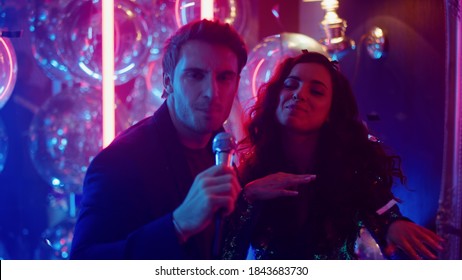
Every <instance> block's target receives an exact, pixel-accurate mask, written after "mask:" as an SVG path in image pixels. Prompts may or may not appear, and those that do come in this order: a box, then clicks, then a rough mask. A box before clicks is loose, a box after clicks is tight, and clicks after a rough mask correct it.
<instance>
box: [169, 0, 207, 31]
mask: <svg viewBox="0 0 462 280" xmlns="http://www.w3.org/2000/svg"><path fill="white" fill-rule="evenodd" d="M180 1H184V0H176V1H175V21H176V25H177V26H178V27H181V26H182V25H183V24H182V20H181V15H180V14H181V13H180V11H181V10H183V9H186V8H188V7H192V6H194V5H195V4H196V3H195V1H193V0H191V2H188V3H184V4H182V5H181V6H180ZM213 3H214V0H201V15H200V16H201V19H204V18H205V19H210V20H212V19H214V13H213Z"/></svg>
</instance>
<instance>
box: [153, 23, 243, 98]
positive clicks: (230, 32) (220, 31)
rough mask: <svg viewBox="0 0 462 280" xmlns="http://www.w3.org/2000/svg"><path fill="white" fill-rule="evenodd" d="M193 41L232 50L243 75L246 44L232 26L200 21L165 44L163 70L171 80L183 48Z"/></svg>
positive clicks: (183, 28) (173, 36) (178, 32)
mask: <svg viewBox="0 0 462 280" xmlns="http://www.w3.org/2000/svg"><path fill="white" fill-rule="evenodd" d="M191 40H199V41H203V42H207V43H210V44H217V45H222V46H226V47H228V48H230V49H231V51H232V52H233V53H235V54H236V57H237V65H238V74H240V73H241V70H242V68H244V66H245V64H246V62H247V47H246V44H245V42H244V40H243V39H242V38H241V36H240V35H239V33H237V31H236V30H235V29H234V28H233V27H232V26H230V25H229V24H228V23H222V22H219V21H210V20H206V19H203V20H198V21H194V22H190V23H188V24H186V25H183V26H182V27H181V28H180V29H178V30H177V32H175V34H173V35H172V36H171V37H170V38H169V39H168V40H167V41H166V42H165V46H164V55H163V57H162V68H163V72H164V73H166V74H168V75H169V76H170V78H171V79H173V78H174V77H173V73H174V72H175V67H176V65H177V63H178V60H179V59H180V52H181V48H182V47H183V45H184V44H185V43H187V42H188V41H191ZM164 96H165V91H164V94H163V97H164Z"/></svg>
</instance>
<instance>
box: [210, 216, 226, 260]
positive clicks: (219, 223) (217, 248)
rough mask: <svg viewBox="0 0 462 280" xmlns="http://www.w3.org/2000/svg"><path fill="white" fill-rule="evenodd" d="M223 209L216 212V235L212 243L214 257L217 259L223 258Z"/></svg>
mask: <svg viewBox="0 0 462 280" xmlns="http://www.w3.org/2000/svg"><path fill="white" fill-rule="evenodd" d="M223 216H224V215H223V210H219V211H218V212H217V213H216V214H215V235H214V237H213V244H212V257H213V259H215V260H219V259H221V249H222V244H223Z"/></svg>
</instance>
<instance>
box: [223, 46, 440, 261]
mask: <svg viewBox="0 0 462 280" xmlns="http://www.w3.org/2000/svg"><path fill="white" fill-rule="evenodd" d="M250 115H251V118H250V121H249V123H248V124H247V126H246V127H247V133H248V135H247V137H246V138H245V139H244V140H243V141H242V145H241V147H243V148H242V155H241V158H242V160H241V166H240V171H241V180H242V183H243V184H242V185H243V186H245V188H244V191H243V192H242V197H241V199H240V201H239V205H238V210H237V211H236V212H235V215H234V216H233V217H232V218H231V219H230V221H229V223H228V225H229V226H228V227H229V228H228V235H227V238H226V241H225V243H226V246H225V251H224V258H225V259H242V258H245V257H246V254H247V248H249V244H250V248H251V249H252V250H250V251H249V252H251V254H252V256H251V258H257V259H355V258H357V256H356V255H355V253H354V245H355V241H356V239H357V237H358V236H359V230H360V228H361V227H362V226H366V227H367V228H368V229H369V231H370V232H371V233H372V235H373V236H374V237H375V238H376V241H377V242H378V244H379V245H380V246H381V249H382V250H383V251H384V252H385V248H390V246H397V247H399V248H400V249H402V250H403V251H405V252H406V253H407V254H409V256H410V257H411V258H416V259H417V258H432V259H434V258H436V255H435V252H436V251H438V250H441V249H442V248H441V246H440V244H439V243H440V242H442V239H441V238H440V237H438V236H437V235H436V234H434V233H433V232H431V231H429V230H427V229H425V228H423V227H420V226H418V225H416V224H414V223H412V222H410V221H408V220H407V219H406V218H404V217H402V215H401V213H400V212H399V209H398V207H397V206H396V202H397V200H396V199H395V198H394V196H393V194H392V192H391V187H392V185H393V179H394V178H396V179H399V180H400V181H401V183H404V180H405V177H404V175H403V173H402V171H401V169H400V159H399V157H396V156H389V155H387V153H386V152H385V150H384V148H383V146H382V145H381V143H380V142H379V141H377V140H375V139H374V138H371V137H370V135H369V134H368V130H367V128H366V127H365V126H364V124H363V123H362V121H361V120H360V118H359V113H358V108H357V104H356V101H355V98H354V95H353V93H352V90H351V87H350V85H349V83H348V81H347V79H346V78H345V77H344V76H343V75H342V74H341V73H340V72H339V71H338V70H337V67H336V64H334V63H333V62H331V61H329V60H328V59H327V58H326V57H325V56H323V55H321V54H318V53H313V52H307V51H304V52H303V53H302V54H301V55H299V56H297V57H293V58H287V59H286V60H285V61H283V62H282V63H281V64H280V65H279V67H278V68H277V69H276V71H275V74H274V76H273V77H272V78H271V80H270V81H269V82H268V83H267V84H265V85H264V86H262V88H261V89H260V91H259V95H258V98H257V101H256V103H255V106H254V107H253V108H252V111H251V114H250ZM310 174H316V175H315V176H314V175H310ZM387 245H388V247H387Z"/></svg>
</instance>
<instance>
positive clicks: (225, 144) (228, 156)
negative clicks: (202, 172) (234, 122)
mask: <svg viewBox="0 0 462 280" xmlns="http://www.w3.org/2000/svg"><path fill="white" fill-rule="evenodd" d="M212 150H213V152H214V153H215V165H223V166H229V167H232V166H233V156H234V152H235V150H236V141H235V140H234V137H233V136H232V135H231V134H229V133H227V132H220V133H218V134H217V135H216V136H215V138H213V142H212ZM222 241H223V209H220V210H219V211H218V212H217V213H216V214H215V236H214V239H213V246H212V256H213V258H214V259H220V258H221V247H222Z"/></svg>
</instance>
